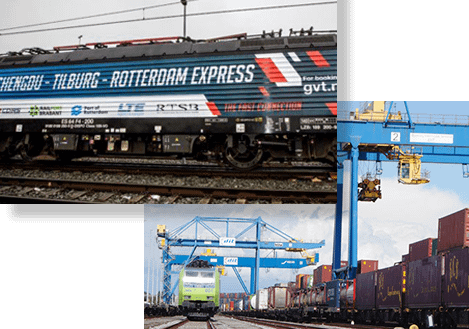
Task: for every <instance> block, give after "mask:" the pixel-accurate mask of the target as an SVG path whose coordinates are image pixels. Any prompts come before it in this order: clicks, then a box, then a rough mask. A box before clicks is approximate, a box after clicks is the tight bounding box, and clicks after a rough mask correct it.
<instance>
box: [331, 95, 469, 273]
mask: <svg viewBox="0 0 469 329" xmlns="http://www.w3.org/2000/svg"><path fill="white" fill-rule="evenodd" d="M348 104H349V103H348V102H339V112H338V115H339V117H338V124H337V146H338V148H337V149H338V151H337V152H338V167H337V206H336V207H337V208H336V220H335V228H334V246H333V261H332V268H333V272H334V273H335V277H336V278H349V279H353V278H355V275H356V269H357V246H358V229H357V222H358V201H359V200H363V201H376V199H378V198H380V197H381V191H380V190H378V189H377V188H376V187H377V185H379V180H369V181H368V182H362V183H360V184H362V185H361V186H360V188H362V190H361V191H360V192H363V188H365V189H366V190H365V191H364V192H363V193H359V183H358V162H359V161H376V162H377V164H378V167H379V164H380V163H381V162H382V161H397V162H398V176H399V182H400V183H403V184H423V183H428V182H429V179H428V177H426V176H425V175H424V173H423V172H422V170H421V166H420V165H421V163H422V162H425V163H443V164H445V163H446V164H449V163H451V164H461V165H462V171H463V176H464V177H469V170H468V163H469V116H454V115H453V116H450V115H438V116H435V115H433V116H430V115H428V116H419V117H418V118H414V119H412V117H411V115H410V111H409V107H408V104H407V102H404V106H405V113H401V112H395V111H392V109H393V104H394V102H389V103H386V102H384V101H379V102H378V101H375V102H370V103H366V104H365V106H364V108H363V109H362V110H358V109H357V110H355V111H346V110H345V111H344V109H347V107H348ZM386 108H387V110H386ZM340 109H342V111H341V110H340ZM445 111H448V109H445ZM345 161H350V162H351V166H350V168H351V169H350V170H351V173H350V212H349V221H350V229H349V241H348V243H349V255H348V259H349V261H348V266H347V267H346V268H342V269H341V268H340V259H341V257H340V256H341V255H340V250H341V236H342V203H343V196H344V162H345Z"/></svg>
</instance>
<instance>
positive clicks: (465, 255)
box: [442, 248, 469, 308]
mask: <svg viewBox="0 0 469 329" xmlns="http://www.w3.org/2000/svg"><path fill="white" fill-rule="evenodd" d="M444 259H445V261H444V264H445V272H444V280H443V287H442V288H443V289H442V290H443V303H444V304H445V305H447V306H448V307H463V308H467V305H468V304H469V289H468V282H469V249H468V248H464V249H456V250H453V251H451V252H449V253H447V254H445V255H444Z"/></svg>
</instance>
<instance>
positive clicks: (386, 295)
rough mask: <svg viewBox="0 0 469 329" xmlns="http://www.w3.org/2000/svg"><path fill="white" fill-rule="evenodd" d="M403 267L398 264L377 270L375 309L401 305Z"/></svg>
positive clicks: (404, 277)
mask: <svg viewBox="0 0 469 329" xmlns="http://www.w3.org/2000/svg"><path fill="white" fill-rule="evenodd" d="M405 268H406V267H405V265H403V264H399V265H395V266H392V267H388V268H385V269H382V270H378V272H377V285H376V308H377V309H388V308H400V307H402V301H403V298H402V295H403V293H404V292H405V279H406V273H405ZM357 287H358V286H357Z"/></svg>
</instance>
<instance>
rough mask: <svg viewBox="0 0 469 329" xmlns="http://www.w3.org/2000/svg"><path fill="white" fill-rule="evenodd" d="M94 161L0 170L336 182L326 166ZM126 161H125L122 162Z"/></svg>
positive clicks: (7, 165) (4, 165) (2, 167)
mask: <svg viewBox="0 0 469 329" xmlns="http://www.w3.org/2000/svg"><path fill="white" fill-rule="evenodd" d="M102 160H107V161H96V160H86V159H84V160H83V161H72V162H69V163H63V162H60V161H47V160H39V161H30V162H24V161H11V162H9V163H1V164H0V171H2V170H46V171H52V170H60V171H68V172H73V171H83V172H108V173H122V174H125V173H129V172H131V173H135V174H148V175H174V176H187V175H188V174H190V173H193V174H196V175H198V176H203V177H234V178H269V177H272V176H275V177H277V178H284V179H291V178H298V179H308V178H311V179H321V180H336V179H337V171H336V168H332V167H329V166H314V165H309V166H308V165H296V166H287V165H286V164H279V163H278V164H269V165H266V166H263V167H260V168H257V169H255V170H251V171H239V170H235V169H233V168H231V167H220V166H217V165H214V164H208V163H204V164H198V163H195V162H194V161H190V162H188V163H184V161H181V160H167V161H158V162H152V161H149V160H145V159H115V158H106V159H102ZM124 160H127V161H124Z"/></svg>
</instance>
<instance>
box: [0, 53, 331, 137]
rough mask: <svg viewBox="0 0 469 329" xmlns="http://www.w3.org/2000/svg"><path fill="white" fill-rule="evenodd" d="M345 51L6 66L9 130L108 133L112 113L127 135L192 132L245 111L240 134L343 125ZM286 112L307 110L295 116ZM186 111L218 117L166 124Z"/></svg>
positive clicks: (4, 105) (4, 115) (1, 83)
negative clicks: (340, 69) (340, 76)
mask: <svg viewBox="0 0 469 329" xmlns="http://www.w3.org/2000/svg"><path fill="white" fill-rule="evenodd" d="M336 53H337V52H336V50H333V49H327V50H326V49H325V50H320V51H319V50H311V49H302V50H301V51H300V50H295V51H289V52H286V51H281V50H280V51H273V52H269V53H266V52H262V51H257V52H252V51H251V52H247V53H246V52H243V53H238V54H234V55H217V56H186V57H176V58H161V59H157V60H156V59H153V60H145V61H120V62H106V63H92V64H69V65H53V66H30V67H29V66H28V67H21V68H14V69H12V68H7V69H3V70H0V97H1V98H0V109H1V110H0V117H1V119H2V120H1V125H2V126H1V128H2V131H4V132H15V131H18V130H19V129H20V128H19V127H21V129H22V132H23V133H27V132H48V133H51V132H63V133H66V132H74V133H77V132H82V133H87V132H88V133H89V132H91V131H92V132H93V133H97V132H102V133H104V132H106V130H107V132H109V130H110V129H112V128H116V126H115V125H116V121H115V120H114V121H113V122H112V121H111V122H112V123H108V122H107V120H108V119H118V122H120V125H119V128H121V129H123V128H125V131H126V133H155V126H161V128H158V129H160V131H159V132H161V133H168V132H184V131H185V130H182V129H184V128H189V129H192V131H194V132H196V133H199V132H200V129H201V128H202V129H203V127H205V126H209V127H212V126H215V128H218V129H215V130H217V131H219V132H222V133H223V132H226V130H227V129H225V126H226V124H227V123H231V124H233V123H234V122H235V121H234V120H230V118H231V119H234V118H240V117H242V118H245V119H244V120H243V121H238V126H237V129H238V131H237V132H240V130H241V127H242V126H241V125H240V124H241V123H243V122H244V125H245V128H244V129H246V126H248V127H249V126H253V127H254V128H252V129H254V130H256V132H260V131H261V130H262V131H263V132H267V133H273V132H276V131H278V132H325V131H334V125H335V120H334V118H333V117H334V115H335V114H336V107H337V104H336V97H337V54H336ZM278 117H300V118H299V119H298V120H295V121H293V122H288V121H284V120H279V119H278ZM316 117H317V118H316ZM329 117H330V118H329ZM181 118H188V119H196V118H207V119H212V120H203V121H202V124H201V125H199V123H200V121H199V122H197V124H194V126H195V127H198V129H194V127H192V128H191V126H192V124H191V123H192V122H190V121H188V122H186V123H182V121H178V124H179V125H181V123H182V124H183V125H186V126H188V127H180V126H179V129H177V128H175V127H171V124H168V123H170V122H171V121H170V120H169V121H168V120H166V121H168V122H165V119H173V120H174V119H181ZM221 118H223V119H221ZM249 118H252V120H248V119H249ZM255 118H257V121H255V120H254V119H255ZM260 118H262V119H260ZM314 118H316V119H314ZM318 118H322V119H318ZM135 119H137V120H138V119H144V120H150V119H151V124H148V125H146V126H143V127H141V126H140V123H142V122H144V120H140V121H141V122H139V124H132V122H133V121H134V120H135ZM217 119H218V120H217ZM251 123H254V124H251ZM106 124H107V126H106ZM19 125H21V126H19ZM259 126H261V127H262V129H258V127H259ZM212 128H213V127H212ZM230 128H231V127H230ZM243 132H244V131H243ZM245 132H248V131H245Z"/></svg>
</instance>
